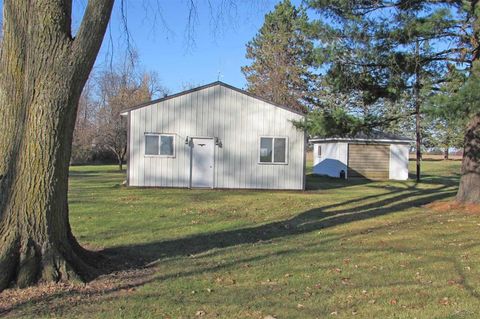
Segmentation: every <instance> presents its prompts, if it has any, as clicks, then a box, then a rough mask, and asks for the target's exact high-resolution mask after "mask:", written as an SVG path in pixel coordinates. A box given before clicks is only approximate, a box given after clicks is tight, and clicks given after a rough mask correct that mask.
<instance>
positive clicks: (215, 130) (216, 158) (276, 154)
mask: <svg viewBox="0 0 480 319" xmlns="http://www.w3.org/2000/svg"><path fill="white" fill-rule="evenodd" d="M122 115H123V116H125V117H127V119H128V126H127V127H128V137H127V140H128V143H127V145H128V150H127V165H128V166H127V167H128V168H127V184H128V185H129V186H147V187H184V188H247V189H292V190H301V189H304V187H305V156H306V155H305V154H306V152H305V147H306V134H305V132H303V131H300V130H298V129H296V128H295V127H294V125H293V123H292V121H293V120H295V121H299V120H302V119H303V118H304V114H303V113H301V112H297V111H295V110H293V109H291V108H289V107H288V106H283V105H278V104H275V103H272V102H269V101H266V100H265V99H262V98H260V97H257V96H254V95H252V94H250V93H249V92H246V91H243V90H241V89H238V88H235V87H233V86H231V85H228V84H225V83H223V82H214V83H211V84H208V85H204V86H201V87H198V88H195V89H191V90H188V91H184V92H180V93H177V94H174V95H171V96H166V97H164V98H161V99H158V100H155V101H151V102H148V103H144V104H142V105H138V106H135V107H132V108H129V109H126V110H124V111H123V113H122Z"/></svg>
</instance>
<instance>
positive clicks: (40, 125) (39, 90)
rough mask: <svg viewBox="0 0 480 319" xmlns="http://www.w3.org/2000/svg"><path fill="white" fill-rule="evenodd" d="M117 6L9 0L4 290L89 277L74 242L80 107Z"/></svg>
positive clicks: (2, 143) (0, 283) (1, 59)
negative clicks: (73, 166) (73, 157)
mask: <svg viewBox="0 0 480 319" xmlns="http://www.w3.org/2000/svg"><path fill="white" fill-rule="evenodd" d="M113 2H114V0H89V1H88V5H87V7H86V10H85V13H84V17H83V20H82V22H81V25H80V27H79V30H78V32H77V34H76V36H75V37H74V36H73V35H72V30H71V18H72V17H71V10H72V1H71V0H70V1H68V0H36V1H17V0H4V1H3V40H2V47H1V53H0V131H1V134H0V178H1V180H0V291H1V290H2V289H4V288H6V287H8V286H9V285H11V284H15V285H17V286H19V287H24V286H27V285H30V284H33V283H35V282H38V281H59V280H72V279H76V278H78V279H86V278H88V277H90V276H91V275H92V274H93V273H94V268H93V267H92V262H95V259H94V258H92V256H91V255H90V253H88V252H87V251H85V250H84V249H82V248H81V247H80V246H79V244H78V243H77V241H76V240H75V238H74V237H73V235H72V232H71V229H70V225H69V221H68V202H67V186H68V185H67V181H68V163H69V160H70V153H71V144H72V134H73V128H74V124H75V118H76V113H77V104H78V100H79V97H80V94H81V92H82V88H83V86H84V85H85V82H86V80H87V78H88V75H89V73H90V71H91V69H92V66H93V64H94V61H95V58H96V56H97V53H98V51H99V48H100V45H101V43H102V40H103V36H104V34H105V30H106V27H107V24H108V21H109V19H110V15H111V11H112V6H113Z"/></svg>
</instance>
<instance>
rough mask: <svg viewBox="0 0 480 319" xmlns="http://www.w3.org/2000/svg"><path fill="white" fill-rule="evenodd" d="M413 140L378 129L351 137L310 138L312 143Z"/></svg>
mask: <svg viewBox="0 0 480 319" xmlns="http://www.w3.org/2000/svg"><path fill="white" fill-rule="evenodd" d="M412 141H413V140H412V139H410V138H408V137H404V136H400V135H396V134H392V133H387V132H383V131H379V130H372V132H369V133H365V132H359V133H357V134H355V135H354V136H352V137H339V136H329V137H313V138H311V139H310V142H312V143H326V142H384V143H402V144H403V143H405V144H408V143H411V142H412Z"/></svg>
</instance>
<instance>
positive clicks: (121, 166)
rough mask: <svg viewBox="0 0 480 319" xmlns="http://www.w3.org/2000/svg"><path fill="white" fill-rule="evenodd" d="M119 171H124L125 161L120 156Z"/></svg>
mask: <svg viewBox="0 0 480 319" xmlns="http://www.w3.org/2000/svg"><path fill="white" fill-rule="evenodd" d="M118 169H119V170H120V172H121V171H123V160H122V158H121V157H120V156H118Z"/></svg>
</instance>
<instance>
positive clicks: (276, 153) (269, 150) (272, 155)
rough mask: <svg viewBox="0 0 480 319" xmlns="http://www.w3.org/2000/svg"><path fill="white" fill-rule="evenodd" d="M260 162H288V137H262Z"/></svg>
mask: <svg viewBox="0 0 480 319" xmlns="http://www.w3.org/2000/svg"><path fill="white" fill-rule="evenodd" d="M259 162H260V163H265V164H268V163H271V164H286V163H287V138H286V137H260V159H259Z"/></svg>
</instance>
